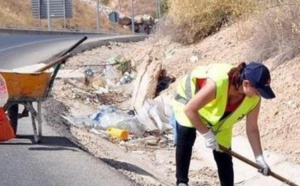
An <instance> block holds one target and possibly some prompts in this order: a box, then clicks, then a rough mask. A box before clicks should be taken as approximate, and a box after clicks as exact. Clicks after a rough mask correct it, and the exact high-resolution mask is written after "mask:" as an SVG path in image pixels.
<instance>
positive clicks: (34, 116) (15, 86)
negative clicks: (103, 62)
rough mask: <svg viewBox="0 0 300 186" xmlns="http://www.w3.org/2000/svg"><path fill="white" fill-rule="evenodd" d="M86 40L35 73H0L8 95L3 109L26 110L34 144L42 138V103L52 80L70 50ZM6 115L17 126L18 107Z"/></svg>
mask: <svg viewBox="0 0 300 186" xmlns="http://www.w3.org/2000/svg"><path fill="white" fill-rule="evenodd" d="M86 39H87V37H86V36H85V37H84V38H82V39H81V40H80V41H78V42H77V43H76V44H74V45H73V46H72V47H71V48H70V49H68V50H67V51H66V52H65V53H63V54H62V55H61V57H59V58H58V59H57V60H55V61H53V62H51V63H49V64H47V65H45V66H43V67H42V68H40V69H38V70H36V71H35V72H13V71H0V74H1V75H2V76H3V77H4V79H5V81H6V85H7V89H8V94H9V99H8V101H7V103H6V104H5V106H4V109H5V110H9V109H10V107H13V106H14V105H19V104H21V105H23V106H24V108H25V109H27V111H28V112H29V113H30V115H31V120H32V127H33V135H34V141H35V142H36V143H40V142H41V138H42V116H41V110H42V108H41V105H42V102H43V101H45V100H46V99H47V97H48V94H49V92H50V91H51V89H52V86H53V82H54V79H55V77H56V75H57V72H58V70H59V68H60V65H61V63H63V62H64V61H65V60H66V59H67V58H69V57H70V56H71V55H70V54H69V52H70V51H71V50H73V49H74V48H76V47H77V46H78V45H79V44H81V43H82V42H83V41H84V40H86ZM53 67H54V68H53ZM34 102H36V107H37V110H36V109H35V107H34V106H33V103H34ZM8 114H9V115H10V118H11V122H12V123H13V122H16V125H17V119H18V107H17V109H15V111H14V113H8ZM12 120H15V121H12ZM36 121H37V122H38V126H37V125H36Z"/></svg>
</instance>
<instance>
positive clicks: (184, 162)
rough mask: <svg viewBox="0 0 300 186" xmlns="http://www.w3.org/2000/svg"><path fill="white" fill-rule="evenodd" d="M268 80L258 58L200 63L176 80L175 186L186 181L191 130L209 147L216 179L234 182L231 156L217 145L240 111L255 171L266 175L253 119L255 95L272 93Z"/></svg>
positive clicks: (225, 185) (227, 138)
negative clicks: (200, 64) (233, 63)
mask: <svg viewBox="0 0 300 186" xmlns="http://www.w3.org/2000/svg"><path fill="white" fill-rule="evenodd" d="M270 82H271V78H270V72H269V70H268V68H267V67H266V66H264V65H263V64H262V63H258V62H250V63H249V64H246V63H241V64H239V65H238V66H237V67H234V66H232V65H229V64H223V63H219V64H218V63H217V64H210V65H208V66H200V67H198V68H196V69H195V70H193V71H192V72H191V73H190V74H188V75H186V76H184V77H183V78H182V79H181V80H180V82H179V85H178V87H177V91H176V95H175V97H174V100H173V103H172V107H173V111H174V117H175V119H176V125H177V141H176V178H177V185H180V186H184V185H187V184H188V181H189V179H188V171H189V166H190V160H191V155H192V147H193V145H194V142H195V139H196V131H198V132H200V133H201V134H202V136H203V137H204V139H205V144H206V147H208V148H211V149H212V150H213V155H214V159H215V161H216V164H217V167H218V174H219V179H220V184H221V185H222V186H233V185H234V173H233V164H232V157H231V156H230V155H227V154H226V153H223V152H221V151H219V145H222V146H224V147H226V148H231V139H232V130H233V125H234V124H235V123H237V122H238V121H240V120H241V119H242V118H243V117H244V116H246V132H247V136H248V139H249V142H250V144H251V147H252V150H253V153H254V155H255V158H256V162H257V163H258V164H259V165H260V167H261V169H259V171H260V172H261V173H263V174H264V175H268V173H269V170H270V169H269V166H268V165H267V163H266V162H265V160H264V157H263V153H262V148H261V142H260V136H259V129H258V125H257V120H258V114H259V108H260V98H261V97H263V98H265V99H271V98H274V97H275V94H274V93H273V91H272V89H271V87H270Z"/></svg>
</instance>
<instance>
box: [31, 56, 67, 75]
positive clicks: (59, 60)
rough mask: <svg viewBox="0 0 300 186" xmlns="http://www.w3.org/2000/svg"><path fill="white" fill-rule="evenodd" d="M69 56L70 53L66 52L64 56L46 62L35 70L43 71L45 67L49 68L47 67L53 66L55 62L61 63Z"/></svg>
mask: <svg viewBox="0 0 300 186" xmlns="http://www.w3.org/2000/svg"><path fill="white" fill-rule="evenodd" d="M69 57H71V54H70V53H68V54H66V55H64V56H62V57H60V58H58V59H56V60H54V61H52V62H50V63H48V64H47V65H46V66H44V67H42V68H40V69H38V70H36V71H35V72H43V71H45V70H47V69H49V68H51V67H53V66H55V65H57V64H60V63H63V62H64V61H65V60H66V59H68V58H69Z"/></svg>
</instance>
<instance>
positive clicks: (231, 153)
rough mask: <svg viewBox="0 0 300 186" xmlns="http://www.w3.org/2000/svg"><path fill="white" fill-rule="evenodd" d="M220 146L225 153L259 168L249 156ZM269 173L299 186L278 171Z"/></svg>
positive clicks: (294, 185)
mask: <svg viewBox="0 0 300 186" xmlns="http://www.w3.org/2000/svg"><path fill="white" fill-rule="evenodd" d="M219 147H220V149H221V150H222V151H224V152H225V153H227V154H229V155H231V156H233V157H235V158H237V159H239V160H241V161H243V162H245V163H247V164H249V165H251V166H252V167H255V168H257V169H259V168H260V166H259V165H258V164H257V163H255V162H253V161H251V160H249V159H247V158H245V157H243V156H241V155H239V154H238V153H236V152H234V151H232V150H229V149H227V148H226V147H223V146H222V145H219ZM269 175H270V176H273V177H274V178H276V179H278V180H280V181H282V182H284V183H286V184H288V185H290V186H299V185H297V184H296V183H293V182H292V181H290V180H288V179H286V178H284V177H282V176H280V175H278V174H276V173H274V172H272V171H270V172H269Z"/></svg>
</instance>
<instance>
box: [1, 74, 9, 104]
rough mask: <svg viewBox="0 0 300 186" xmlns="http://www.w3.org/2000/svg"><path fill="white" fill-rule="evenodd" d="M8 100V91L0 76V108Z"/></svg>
mask: <svg viewBox="0 0 300 186" xmlns="http://www.w3.org/2000/svg"><path fill="white" fill-rule="evenodd" d="M7 100H8V91H7V86H6V82H5V79H4V78H3V76H2V75H1V74H0V107H3V106H4V105H5V104H6V102H7Z"/></svg>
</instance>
